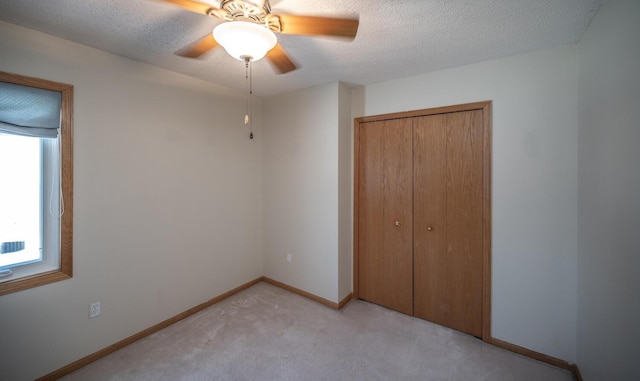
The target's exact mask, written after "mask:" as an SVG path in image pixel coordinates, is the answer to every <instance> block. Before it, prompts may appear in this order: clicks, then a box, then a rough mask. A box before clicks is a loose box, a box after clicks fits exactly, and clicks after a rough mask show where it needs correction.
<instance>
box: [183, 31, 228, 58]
mask: <svg viewBox="0 0 640 381" xmlns="http://www.w3.org/2000/svg"><path fill="white" fill-rule="evenodd" d="M218 45H219V44H218V41H216V39H215V38H213V35H212V34H211V33H207V34H206V35H205V36H204V37H202V38H201V39H199V40H198V41H195V42H193V43H191V44H189V45H187V46H185V47H184V48H182V49H180V50H178V51H177V52H176V53H175V54H177V55H179V56H181V57H187V58H198V57H200V56H201V55H203V54H205V53H206V52H208V51H209V50H211V49H213V48H215V47H217V46H218Z"/></svg>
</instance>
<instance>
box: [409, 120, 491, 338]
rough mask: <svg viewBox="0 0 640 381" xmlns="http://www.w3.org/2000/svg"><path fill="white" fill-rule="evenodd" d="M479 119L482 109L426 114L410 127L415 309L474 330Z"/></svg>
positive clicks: (478, 299)
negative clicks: (412, 160)
mask: <svg viewBox="0 0 640 381" xmlns="http://www.w3.org/2000/svg"><path fill="white" fill-rule="evenodd" d="M482 121H483V118H482V111H465V112H455V113H449V114H441V115H433V116H428V117H422V118H419V121H418V122H417V123H416V131H415V132H414V133H415V141H416V144H415V145H414V158H415V163H414V168H415V169H414V185H415V189H416V193H415V194H416V197H415V200H414V204H415V205H416V209H415V227H414V228H415V243H414V245H415V247H414V255H415V263H416V265H415V268H414V277H415V280H414V282H415V289H414V293H415V295H416V298H415V301H414V303H415V315H416V316H418V317H421V318H424V319H426V320H430V321H433V322H435V323H438V324H442V325H445V326H448V327H451V328H454V329H457V330H460V331H463V332H467V333H470V334H472V335H475V336H481V335H482V271H483V270H482V205H483V204H482V202H483V199H482V190H483V187H482V176H483V171H482V170H483V164H482V159H483V156H482V153H483V152H482V149H483V140H482V137H483V130H482V128H483V127H482V126H483V124H482ZM421 135H424V137H420V136H421ZM426 151H431V153H425V152H426ZM434 167H435V168H434ZM431 221H434V222H431ZM430 226H431V228H432V230H431V231H429V230H428V228H429V227H430Z"/></svg>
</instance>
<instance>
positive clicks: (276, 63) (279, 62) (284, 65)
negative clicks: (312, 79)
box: [266, 44, 296, 74]
mask: <svg viewBox="0 0 640 381" xmlns="http://www.w3.org/2000/svg"><path fill="white" fill-rule="evenodd" d="M266 58H267V61H269V63H271V65H273V68H274V70H275V71H276V72H277V73H278V74H284V73H288V72H290V71H293V70H295V69H296V65H294V64H293V62H291V60H290V59H289V56H287V53H285V51H284V49H282V46H280V44H276V46H275V47H274V48H273V49H271V50H269V52H268V53H267V56H266Z"/></svg>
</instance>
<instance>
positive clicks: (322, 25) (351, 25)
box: [276, 15, 359, 38]
mask: <svg viewBox="0 0 640 381" xmlns="http://www.w3.org/2000/svg"><path fill="white" fill-rule="evenodd" d="M276 16H277V17H279V18H280V23H281V33H285V34H302V35H309V36H318V35H320V36H337V37H349V38H354V37H355V36H356V32H357V31H358V24H359V21H358V20H354V19H338V18H331V17H315V16H298V15H276Z"/></svg>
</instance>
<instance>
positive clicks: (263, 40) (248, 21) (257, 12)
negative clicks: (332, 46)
mask: <svg viewBox="0 0 640 381" xmlns="http://www.w3.org/2000/svg"><path fill="white" fill-rule="evenodd" d="M164 1H166V2H169V3H173V4H176V5H178V6H180V7H182V8H185V9H187V10H189V11H192V12H195V13H199V14H203V15H207V16H212V17H216V18H219V19H221V20H223V21H225V22H224V23H222V24H219V25H217V26H216V27H215V28H214V30H213V33H209V34H207V35H206V36H204V37H202V38H201V39H199V40H198V41H195V42H194V43H192V44H190V45H188V46H186V47H184V48H182V49H180V50H178V51H177V52H176V54H177V55H179V56H182V57H189V58H196V57H199V56H201V55H202V54H204V53H206V52H208V51H210V50H211V49H214V48H216V47H218V46H222V47H223V48H224V49H225V50H226V51H227V53H229V54H230V55H231V56H232V57H234V58H237V59H239V60H241V61H245V62H249V61H257V60H259V59H261V58H262V57H266V59H267V61H269V62H270V63H271V64H272V66H273V68H274V70H275V71H276V72H277V73H278V74H283V73H287V72H290V71H292V70H295V69H296V66H295V64H294V63H293V62H292V61H291V59H290V58H289V56H287V54H286V53H285V51H284V49H283V48H282V46H280V44H279V43H278V42H277V38H276V36H275V33H282V34H297V35H306V36H332V37H343V38H349V39H353V38H355V36H356V32H357V30H358V20H357V19H345V18H332V17H316V16H300V15H286V14H281V15H277V14H272V13H271V4H270V2H269V0H221V1H220V7H219V8H216V7H213V6H211V5H210V4H205V3H202V2H199V1H196V0H164Z"/></svg>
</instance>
